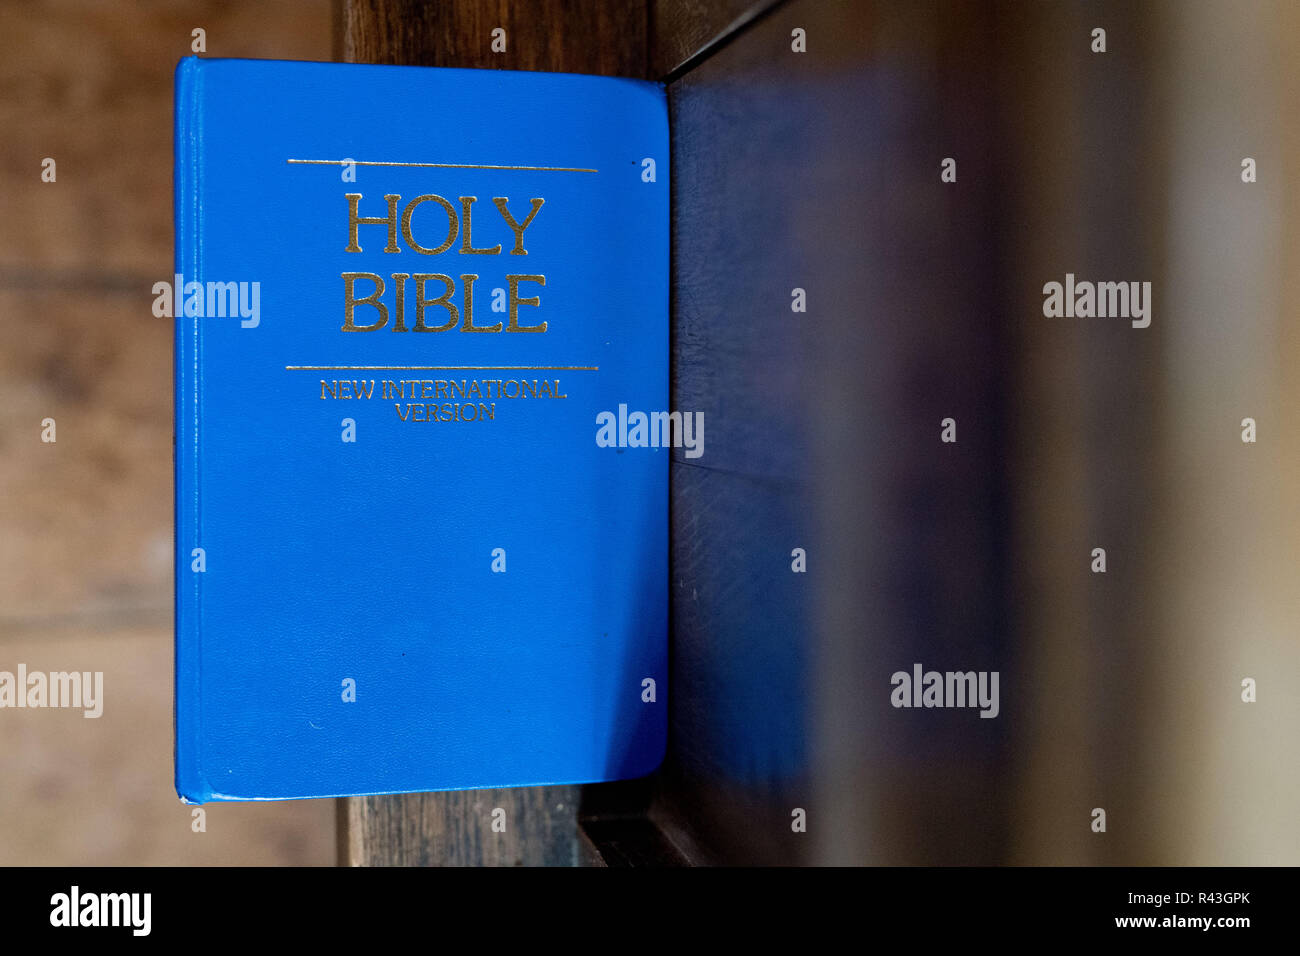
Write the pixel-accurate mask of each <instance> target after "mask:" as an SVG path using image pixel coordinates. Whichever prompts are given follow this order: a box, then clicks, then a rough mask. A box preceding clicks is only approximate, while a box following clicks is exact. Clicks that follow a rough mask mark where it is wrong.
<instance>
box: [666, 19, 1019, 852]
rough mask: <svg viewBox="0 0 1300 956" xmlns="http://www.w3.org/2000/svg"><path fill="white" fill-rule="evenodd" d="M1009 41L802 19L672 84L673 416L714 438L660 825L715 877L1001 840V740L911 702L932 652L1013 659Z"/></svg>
mask: <svg viewBox="0 0 1300 956" xmlns="http://www.w3.org/2000/svg"><path fill="white" fill-rule="evenodd" d="M795 29H803V30H804V31H805V32H806V36H807V49H808V52H807V53H796V52H793V51H792V50H791V33H792V31H793V30H795ZM991 31H992V24H991V22H990V21H989V19H988V18H987V17H985V16H984V15H983V14H979V13H977V12H976V11H974V10H973V9H971V8H969V7H963V6H962V5H960V4H919V3H918V4H897V3H892V4H890V3H880V4H874V3H863V2H835V0H801V2H790V3H784V4H781V5H779V6H778V7H776V8H775V9H773V10H772V11H770V12H769V13H767V14H766V15H764V16H763V17H762V18H761V19H759V20H757V21H755V22H754V23H753V24H752V25H751V26H750V27H749V28H747V29H745V30H744V32H743V33H742V34H741V35H739V36H737V37H736V38H734V40H733V41H732V42H730V43H728V44H727V45H726V46H725V47H723V48H721V49H719V50H717V52H715V53H714V54H713V55H712V56H710V57H709V58H708V59H706V60H705V61H704V62H702V63H700V64H699V65H698V66H695V67H694V68H693V69H691V70H690V71H689V72H687V73H686V74H685V75H684V76H682V77H681V78H680V79H678V80H676V81H675V82H673V83H672V84H671V85H670V86H669V103H670V110H671V117H672V132H673V233H672V240H673V318H672V328H673V405H674V407H675V408H680V409H685V410H700V411H703V412H704V417H705V420H706V421H707V422H708V428H707V429H706V434H707V435H708V436H709V438H708V442H709V444H708V446H707V450H706V452H705V455H704V457H703V458H701V459H699V460H698V461H688V460H685V459H684V458H681V457H680V456H678V457H676V458H675V459H674V462H673V465H672V536H671V541H672V558H671V567H672V590H671V594H672V600H673V613H672V621H673V643H672V652H673V656H672V672H671V680H670V682H669V684H670V687H671V690H672V706H671V710H670V715H671V717H670V719H671V747H670V756H669V760H668V763H667V764H666V766H665V767H664V769H663V771H662V772H661V774H660V775H659V778H658V780H657V782H656V793H655V796H654V799H653V801H652V804H651V808H650V814H651V816H652V818H654V819H655V820H656V821H657V822H658V823H659V824H660V826H661V827H662V828H663V830H664V831H665V832H666V833H668V834H669V835H670V836H671V837H672V839H673V840H674V842H675V843H677V844H678V845H679V846H683V847H689V848H691V850H690V852H691V855H692V856H693V858H695V859H697V860H703V861H717V862H725V863H732V864H735V863H757V864H789V863H862V862H872V861H874V862H890V861H910V862H917V863H919V862H932V863H938V862H970V861H975V860H987V859H988V857H989V856H990V855H991V854H992V853H993V852H994V849H993V848H994V847H995V846H996V845H997V843H998V841H999V839H1000V838H1001V836H1002V834H1003V832H1004V830H1003V828H1004V819H1005V809H1006V808H1005V803H1004V793H1003V791H1002V790H1001V789H1000V787H999V773H1000V772H1001V770H1002V755H1003V752H1004V747H1003V745H1004V739H1005V738H1004V732H1005V728H1006V722H1005V721H1003V722H1001V723H1000V722H998V721H987V720H980V719H978V718H975V719H971V718H972V714H971V713H970V712H964V713H961V714H960V715H958V714H953V713H951V712H950V713H948V714H945V715H943V716H942V717H940V718H939V719H932V720H916V719H911V720H903V719H899V718H898V716H897V712H895V711H892V710H891V708H890V706H889V701H888V693H887V691H888V687H889V674H890V673H891V672H892V671H894V670H896V669H901V668H909V669H910V666H911V663H912V662H913V661H922V662H927V666H942V665H941V664H940V663H939V662H941V661H952V662H954V664H955V663H958V662H960V664H961V665H962V666H963V667H971V668H976V669H984V668H988V669H998V667H999V661H1001V660H1003V658H1002V657H1001V656H1000V653H999V652H1000V650H1001V649H1003V648H1004V647H1005V636H1004V633H1003V629H1002V627H1001V625H1002V624H1003V623H1004V620H1005V614H1004V607H1003V601H1002V593H1001V582H1000V578H999V575H998V568H999V567H1000V562H1001V561H1002V560H1004V558H1005V555H1004V553H1003V542H1002V540H1001V538H1000V530H999V529H1000V528H1001V527H1002V526H1003V521H1004V517H1005V516H1004V513H1003V504H1002V501H1001V499H1000V497H999V489H1000V487H1001V482H1000V477H999V454H1000V447H1001V442H1002V417H1001V409H1000V407H999V398H1000V394H1001V393H1000V390H999V386H998V373H999V368H1000V357H999V353H998V341H999V336H998V319H997V310H996V308H995V307H994V306H995V302H996V300H995V292H996V290H995V287H994V277H995V276H996V273H997V270H996V247H995V245H993V244H991V243H989V242H987V241H986V240H987V236H986V235H985V231H986V230H987V228H988V226H989V222H990V220H989V210H990V199H991V197H992V195H993V194H992V186H991V184H992V183H993V182H994V181H995V176H994V171H995V167H994V164H993V156H994V151H995V145H996V144H995V141H994V139H993V134H992V129H991V127H990V125H989V124H990V120H991V118H992V115H993V99H992V73H991V69H990V66H989V59H988V56H987V49H988V47H986V46H985V45H986V44H992V43H993V41H994V39H995V38H994V36H993V34H992V32H991ZM946 155H957V156H960V157H961V167H960V169H961V175H962V177H963V178H962V183H963V185H962V187H961V188H960V189H950V188H948V187H945V186H944V185H943V184H941V183H940V180H939V161H940V158H941V157H943V156H946ZM796 287H798V288H802V289H805V290H806V293H807V302H808V310H807V312H806V313H794V312H792V310H791V290H792V289H793V288H796ZM950 416H951V417H954V418H955V419H956V420H957V421H958V425H959V444H958V445H955V446H953V445H944V444H941V443H940V441H939V433H940V421H941V419H943V418H945V417H950ZM796 547H799V548H804V549H806V552H807V555H808V559H807V560H808V570H807V572H806V573H802V574H798V573H793V572H792V570H791V560H792V559H791V551H792V549H793V548H796ZM976 556H978V557H976ZM929 662H933V663H932V664H931V663H929ZM882 688H883V689H882ZM927 716H929V715H927ZM953 779H959V780H960V781H961V785H960V786H951V785H950V782H951V781H952V780H953ZM798 810H802V811H804V813H805V814H806V819H807V831H806V832H804V833H800V832H796V831H795V830H794V829H793V827H792V820H793V814H795V812H796V811H798Z"/></svg>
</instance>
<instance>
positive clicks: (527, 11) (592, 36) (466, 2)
mask: <svg viewBox="0 0 1300 956" xmlns="http://www.w3.org/2000/svg"><path fill="white" fill-rule="evenodd" d="M340 16H341V36H342V47H341V54H342V58H343V59H345V60H349V61H352V62H355V63H395V64H407V65H412V66H456V67H474V68H488V69H497V70H548V71H552V72H557V73H598V74H604V75H610V76H632V77H639V78H645V77H646V76H647V75H648V73H647V61H646V47H647V33H646V30H647V20H648V18H647V15H646V6H645V3H644V2H640V0H626V2H611V0H528V2H525V3H520V2H516V0H441V2H437V3H429V2H422V0H342V6H341V11H340ZM497 27H502V28H504V29H505V31H506V50H505V52H503V53H494V52H492V31H493V30H494V29H496V28H497Z"/></svg>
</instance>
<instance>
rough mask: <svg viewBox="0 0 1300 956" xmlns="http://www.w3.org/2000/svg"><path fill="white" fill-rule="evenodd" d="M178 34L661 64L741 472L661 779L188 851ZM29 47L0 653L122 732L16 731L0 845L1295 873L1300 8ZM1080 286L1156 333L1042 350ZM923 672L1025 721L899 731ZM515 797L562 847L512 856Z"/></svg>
mask: <svg viewBox="0 0 1300 956" xmlns="http://www.w3.org/2000/svg"><path fill="white" fill-rule="evenodd" d="M495 26H504V27H506V29H507V31H508V36H509V46H508V51H507V53H505V54H502V55H494V54H491V53H490V52H489V43H490V30H491V29H492V28H493V27H495ZM194 27H203V28H204V29H205V30H206V31H207V43H208V49H207V54H208V55H210V56H255V57H277V58H288V59H329V58H331V57H333V58H336V59H356V60H370V61H377V62H411V63H423V64H434V65H460V66H476V67H492V66H495V67H501V68H507V69H560V70H573V71H581V72H607V73H620V74H623V75H629V76H639V77H649V78H666V79H667V80H669V81H670V82H669V97H670V111H671V119H672V130H673V144H672V148H673V157H672V163H673V203H674V233H673V242H674V268H673V317H672V322H673V326H672V327H673V343H674V344H673V407H675V408H679V409H685V410H699V411H704V412H705V417H706V418H707V420H708V446H707V447H708V452H707V454H706V457H705V458H704V459H702V460H700V461H699V462H687V461H684V460H679V461H677V462H675V463H674V465H673V470H672V515H671V522H672V547H673V552H672V572H673V574H672V582H671V584H672V621H673V633H672V675H671V680H670V685H669V689H668V701H669V706H670V708H671V730H670V733H671V749H670V756H669V759H668V761H667V763H666V764H665V766H664V768H663V770H662V771H661V772H660V773H659V774H657V775H656V776H654V777H653V778H650V779H648V780H645V781H634V782H629V783H624V784H612V785H600V786H593V787H586V788H545V789H540V790H534V791H513V792H508V793H493V792H477V793H467V794H450V795H449V794H426V795H416V796H411V797H392V798H374V799H366V800H353V801H342V802H340V805H339V814H338V817H337V822H338V823H340V824H341V829H340V839H339V840H338V842H337V845H336V842H335V830H334V828H335V823H336V818H335V815H334V811H335V808H334V806H333V805H332V803H331V802H330V801H307V802H303V803H297V804H249V805H242V806H241V805H223V806H217V807H210V808H209V809H208V817H209V819H208V833H207V834H204V835H193V834H191V833H190V827H189V824H190V816H189V810H188V808H185V807H183V806H181V805H180V804H179V803H178V802H177V801H176V799H175V797H174V795H173V792H172V787H171V756H170V754H171V661H172V657H171V655H172V651H171V456H170V452H171V447H170V431H171V394H170V362H171V328H170V323H169V322H167V321H166V320H158V319H154V318H153V317H152V316H151V315H150V311H149V303H150V294H149V289H150V286H151V285H152V283H153V282H155V281H158V280H159V279H163V278H166V277H168V276H169V275H170V273H171V193H170V188H171V175H170V174H171V74H172V70H173V69H174V66H175V62H176V60H177V59H178V58H179V57H181V56H184V55H186V54H187V53H188V52H189V47H190V31H191V30H192V29H193V28H194ZM1095 27H1103V28H1105V29H1106V30H1107V33H1108V51H1107V52H1106V53H1105V54H1094V53H1092V52H1091V50H1090V49H1089V45H1090V36H1091V31H1092V29H1093V28H1095ZM795 29H802V30H804V31H805V33H806V36H807V51H808V52H807V53H802V54H799V53H795V52H793V51H792V50H791V47H790V41H791V32H792V31H793V30H795ZM0 51H2V52H3V55H2V56H0V129H3V130H4V131H5V137H4V142H3V144H0V174H2V175H3V189H0V224H3V225H2V226H0V373H2V374H0V508H3V512H2V513H0V669H3V668H6V667H13V666H15V665H16V664H17V663H18V662H24V663H26V664H28V665H29V666H30V667H32V668H34V669H63V668H68V667H75V668H77V669H83V670H84V669H102V670H104V671H105V680H106V684H107V705H106V715H105V717H104V718H102V719H101V720H99V721H86V720H83V719H82V718H80V717H79V716H73V715H71V714H64V713H41V712H35V713H34V712H30V711H29V712H22V711H8V712H6V713H4V714H2V715H0V864H15V863H86V864H108V863H128V864H129V863H213V862H219V863H236V862H248V863H329V862H333V861H334V860H335V859H336V852H337V854H338V858H339V859H341V860H342V861H343V862H411V863H425V864H429V863H470V862H484V863H492V864H504V865H510V864H515V863H520V862H526V863H593V862H601V861H603V862H606V863H610V864H627V863H649V862H657V863H666V862H678V863H680V862H692V863H708V862H731V863H961V864H975V863H982V864H991V863H1054V864H1089V863H1094V864H1116V863H1128V864H1211V865H1213V864H1259V863H1265V864H1295V863H1296V862H1297V861H1298V860H1300V824H1297V822H1296V821H1297V819H1300V813H1297V811H1298V810H1300V806H1298V805H1297V797H1296V794H1297V793H1300V747H1298V744H1297V736H1296V733H1295V728H1296V727H1297V726H1300V690H1298V689H1297V684H1296V679H1295V675H1296V674H1298V673H1300V640H1297V623H1298V622H1300V597H1298V596H1297V595H1298V594H1300V592H1297V589H1296V588H1295V586H1294V579H1295V568H1296V554H1297V553H1298V552H1300V429H1297V428H1296V427H1295V415H1296V413H1295V411H1294V409H1296V408H1300V394H1298V388H1300V386H1298V385H1297V378H1296V376H1295V375H1294V374H1292V373H1291V371H1290V369H1291V367H1292V366H1293V365H1294V364H1295V361H1296V358H1297V355H1298V347H1300V341H1297V336H1298V335H1300V325H1298V324H1297V321H1296V315H1297V305H1298V298H1300V288H1298V287H1297V282H1298V281H1300V280H1298V279H1297V276H1300V269H1297V268H1296V259H1297V255H1298V254H1300V235H1298V233H1297V229H1296V225H1295V224H1296V223H1297V222H1300V208H1298V206H1297V203H1298V200H1297V193H1296V190H1294V189H1291V188H1290V187H1289V185H1288V184H1289V182H1291V181H1293V180H1294V179H1295V177H1296V174H1297V173H1300V169H1297V164H1296V162H1295V161H1294V159H1292V158H1291V157H1294V156H1296V155H1300V152H1298V151H1297V149H1296V148H1295V147H1296V142H1295V140H1296V137H1297V131H1298V130H1300V124H1297V122H1296V121H1295V119H1294V118H1295V117H1296V116H1300V80H1297V78H1296V75H1295V71H1294V70H1293V69H1291V67H1290V64H1292V63H1294V62H1295V61H1296V60H1297V55H1298V54H1300V9H1298V8H1297V7H1295V6H1294V5H1293V4H1291V3H1287V2H1284V0H1269V2H1261V3H1258V4H1252V5H1251V6H1250V14H1249V15H1243V14H1242V13H1241V7H1240V5H1237V4H1233V3H1230V2H1227V0H1190V2H1179V0H1139V2H1118V0H1066V2H1060V3H1053V4H1026V3H1017V2H993V3H989V4H970V3H963V2H959V0H909V2H903V0H861V2H848V0H786V2H778V3H766V2H759V3H753V2H750V0H718V2H714V3H710V2H706V0H645V2H641V0H637V2H627V3H599V2H596V0H572V2H561V0H544V2H539V3H528V4H524V3H511V2H506V0H491V2H483V3H470V2H458V0H453V2H446V3H440V4H433V3H429V4H422V3H415V2H414V0H394V2H383V0H338V2H337V3H336V4H333V5H331V4H329V3H324V2H287V0H286V2H268V3H258V4H252V3H248V4H243V3H240V4H233V3H217V2H197V0H193V2H189V0H177V2H174V3H162V2H158V3H146V2H142V0H141V2H126V3H119V4H115V5H113V6H112V7H109V6H107V5H100V4H95V3H89V2H84V3H82V2H72V0H65V2H43V3H33V4H25V3H17V2H0ZM45 156H53V157H55V158H56V159H57V160H58V163H59V166H58V172H59V181H58V183H57V184H54V185H48V184H43V183H41V182H40V163H41V159H42V158H43V157H45ZM948 156H952V157H955V158H956V159H957V161H958V182H957V183H956V184H943V183H941V182H940V180H939V162H940V160H941V159H942V158H944V157H948ZM1244 156H1252V157H1254V158H1255V159H1256V160H1257V161H1258V164H1259V171H1260V175H1259V182H1257V183H1255V184H1250V185H1247V184H1243V183H1242V182H1241V180H1240V175H1239V174H1240V162H1241V159H1242V157H1244ZM1066 272H1074V273H1076V274H1078V275H1080V276H1081V277H1092V278H1099V279H1116V280H1127V279H1144V280H1150V281H1152V282H1153V285H1154V289H1155V293H1154V302H1155V306H1154V319H1153V323H1152V326H1151V328H1149V329H1146V330H1134V329H1130V328H1128V327H1127V325H1126V324H1125V323H1123V322H1116V321H1114V320H1048V319H1044V318H1043V316H1042V314H1041V305H1042V295H1041V288H1042V284H1043V283H1044V282H1045V281H1048V280H1051V279H1055V280H1058V281H1059V280H1060V279H1061V278H1062V277H1063V276H1064V274H1065V273H1066ZM795 287H800V288H804V289H806V290H807V295H808V303H809V304H808V312H807V313H803V314H792V313H791V312H790V308H789V303H790V292H791V289H792V288H795ZM47 416H49V417H54V418H56V419H57V421H58V428H59V441H58V443H57V444H55V445H45V444H42V443H41V442H40V441H39V423H40V420H41V419H42V418H44V417H47ZM949 416H951V417H954V418H956V420H957V422H958V436H959V440H958V444H957V445H943V444H941V443H940V442H939V440H938V436H939V422H940V419H942V418H944V417H949ZM1247 416H1250V417H1254V418H1255V419H1256V420H1257V421H1258V422H1259V429H1260V441H1259V443H1258V444H1256V445H1243V444H1242V443H1241V441H1240V438H1239V433H1240V421H1241V419H1242V418H1244V417H1247ZM1098 546H1102V547H1105V548H1106V549H1107V552H1108V571H1107V573H1106V574H1105V575H1093V574H1091V573H1090V571H1089V560H1090V552H1091V549H1092V548H1094V547H1098ZM794 547H804V548H806V549H807V552H808V573H807V574H806V575H794V574H791V573H790V571H789V565H790V551H791V549H792V548H794ZM914 661H920V662H922V663H924V664H925V665H926V666H927V667H934V668H937V669H943V670H947V669H988V670H999V671H1000V672H1001V677H1002V680H1001V690H1002V699H1001V707H1002V713H1001V715H1000V717H999V718H998V719H997V720H980V719H978V718H977V717H976V716H975V715H974V714H973V713H972V712H969V711H960V712H953V711H896V710H894V709H892V708H890V707H889V705H888V691H889V684H888V680H889V674H890V673H891V672H892V671H894V670H896V669H907V668H908V667H910V665H911V664H912V662H914ZM1248 676H1249V677H1254V678H1256V679H1257V680H1258V681H1259V687H1260V697H1259V702H1258V703H1257V704H1252V705H1246V704H1242V703H1241V701H1240V696H1239V695H1240V681H1241V678H1243V677H1248ZM505 801H513V802H510V803H509V805H510V806H512V807H514V808H515V815H514V819H516V820H519V819H521V816H520V815H522V818H523V819H527V820H528V821H529V825H528V826H525V827H523V828H522V829H521V828H519V827H513V828H512V831H513V832H512V834H511V836H510V838H509V839H508V840H498V839H493V840H491V841H489V840H486V839H485V838H484V834H483V831H482V829H481V827H480V826H479V824H478V822H477V821H480V820H481V819H482V818H483V813H484V810H485V809H490V807H492V806H500V805H504V803H503V802H505ZM1098 806H1100V807H1104V808H1106V809H1107V812H1108V815H1109V820H1108V824H1109V826H1108V832H1107V833H1106V834H1094V833H1092V832H1091V830H1090V828H1089V823H1090V820H1091V817H1090V811H1091V809H1092V808H1093V807H1098ZM796 808H797V809H802V810H804V811H805V812H806V814H807V819H808V828H807V832H806V833H796V832H794V831H793V830H792V829H791V827H790V821H791V812H792V811H793V810H794V809H796Z"/></svg>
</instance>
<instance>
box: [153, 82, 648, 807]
mask: <svg viewBox="0 0 1300 956" xmlns="http://www.w3.org/2000/svg"><path fill="white" fill-rule="evenodd" d="M175 132H176V167H175V199H176V267H175V271H176V275H175V276H174V278H173V289H174V293H173V294H174V296H175V300H174V313H173V314H174V316H175V328H176V343H175V416H176V421H175V428H176V436H175V439H176V444H175V468H176V787H177V791H178V792H179V794H180V795H181V796H182V798H183V799H185V800H187V801H190V802H196V803H201V802H206V801H212V800H262V799H268V800H269V799H293V798H304V797H327V796H342V795H352V794H369V793H390V792H410V791H428V790H445V789H468V788H480V787H505V786H525V785H541V784H559V783H582V782H594V781H602V780H611V779H620V778H626V777H633V776H639V775H643V774H645V773H648V772H650V771H652V770H653V769H654V768H655V767H656V766H657V765H658V763H659V762H660V760H661V758H662V755H663V751H664V746H665V734H666V719H665V706H664V700H665V695H666V692H667V687H666V682H667V606H666V605H667V592H668V588H667V527H668V523H667V508H668V487H667V476H668V459H669V455H670V450H669V449H668V448H666V447H663V446H662V444H661V443H659V442H657V441H647V440H646V436H645V434H644V428H641V431H642V434H640V435H639V436H638V435H637V434H636V432H637V429H638V427H641V423H643V422H644V420H645V416H649V415H652V414H654V413H655V412H659V411H662V410H666V409H667V408H668V386H669V368H668V148H667V147H668V124H667V108H666V103H665V98H664V93H663V89H662V87H661V86H659V85H658V84H653V83H647V82H641V81H635V80H625V79H615V78H608V77H593V76H577V75H563V74H545V73H524V72H519V73H514V72H502V71H492V70H455V69H435V68H418V67H388V66H364V65H352V64H329V63H289V62H276V61H252V60H215V59H214V60H208V59H187V60H184V61H182V62H181V64H180V66H179V67H178V69H177V74H176V131H175ZM638 413H640V416H638ZM629 422H632V423H633V425H632V427H631V429H629V424H628V423H629ZM611 423H612V424H611ZM629 431H631V432H632V434H631V437H630V438H629ZM654 437H655V438H657V437H658V436H657V435H656V436H654Z"/></svg>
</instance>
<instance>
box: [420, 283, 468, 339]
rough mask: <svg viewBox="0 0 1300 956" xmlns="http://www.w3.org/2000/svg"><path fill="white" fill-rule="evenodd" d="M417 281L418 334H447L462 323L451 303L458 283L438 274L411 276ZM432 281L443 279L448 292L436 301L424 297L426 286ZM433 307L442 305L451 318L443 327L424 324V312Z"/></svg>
mask: <svg viewBox="0 0 1300 956" xmlns="http://www.w3.org/2000/svg"><path fill="white" fill-rule="evenodd" d="M411 278H412V279H413V280H414V281H415V331H416V332H446V331H447V330H448V329H453V328H455V327H456V323H457V322H459V321H460V313H459V312H458V311H457V310H456V306H454V305H453V304H452V302H451V294H452V292H454V291H455V289H456V283H455V282H453V281H452V278H451V276H445V275H440V274H438V273H436V272H432V273H424V272H417V273H415V274H414V275H412V276H411ZM430 279H441V280H442V282H443V285H444V286H445V288H446V291H444V292H443V293H442V295H440V296H438V298H436V299H426V298H425V297H424V284H425V283H426V282H428V281H429V280H430ZM431 305H441V306H443V307H445V308H446V310H447V314H448V315H449V316H450V318H448V320H447V321H446V322H445V323H443V324H442V325H439V326H435V327H433V328H429V327H428V326H426V325H425V324H424V310H425V309H426V308H428V307H429V306H431Z"/></svg>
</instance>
